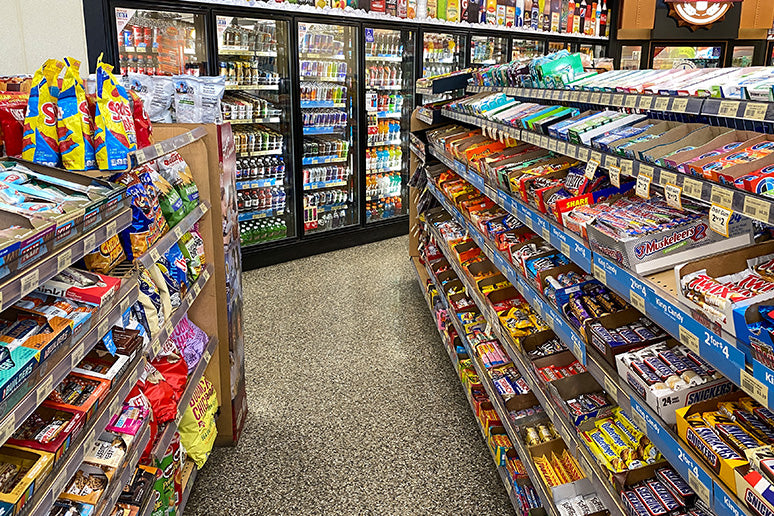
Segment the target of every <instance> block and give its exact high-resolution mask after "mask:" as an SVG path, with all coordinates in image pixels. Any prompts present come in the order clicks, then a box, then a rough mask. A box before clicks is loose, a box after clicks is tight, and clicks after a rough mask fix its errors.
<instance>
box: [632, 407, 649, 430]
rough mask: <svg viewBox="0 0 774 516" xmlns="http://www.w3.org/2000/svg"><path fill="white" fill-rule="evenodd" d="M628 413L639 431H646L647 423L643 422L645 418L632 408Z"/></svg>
mask: <svg viewBox="0 0 774 516" xmlns="http://www.w3.org/2000/svg"><path fill="white" fill-rule="evenodd" d="M629 415H630V416H631V418H632V422H634V426H636V427H637V429H638V430H639V431H640V432H642V433H647V432H646V430H647V429H648V424H647V423H646V422H645V418H644V417H642V415H641V414H640V413H639V412H637V411H636V410H634V409H633V408H632V413H631V414H629Z"/></svg>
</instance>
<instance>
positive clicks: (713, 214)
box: [709, 204, 734, 237]
mask: <svg viewBox="0 0 774 516" xmlns="http://www.w3.org/2000/svg"><path fill="white" fill-rule="evenodd" d="M733 213H734V212H733V211H731V210H729V209H727V208H723V207H722V206H718V205H717V204H713V205H712V207H711V208H710V211H709V223H710V229H711V230H712V231H714V232H715V233H718V234H719V235H723V236H724V237H728V222H729V221H730V220H731V214H733Z"/></svg>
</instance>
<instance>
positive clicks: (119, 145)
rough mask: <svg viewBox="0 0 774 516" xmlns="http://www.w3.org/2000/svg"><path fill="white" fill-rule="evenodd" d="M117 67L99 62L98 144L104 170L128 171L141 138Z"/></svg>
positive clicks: (97, 151) (95, 141) (96, 148)
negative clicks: (138, 138) (117, 76)
mask: <svg viewBox="0 0 774 516" xmlns="http://www.w3.org/2000/svg"><path fill="white" fill-rule="evenodd" d="M112 70H113V67H112V66H110V65H109V64H106V63H103V62H102V56H100V58H99V61H97V94H96V115H95V117H94V124H95V131H94V145H95V151H96V154H97V165H98V166H99V169H100V170H124V169H126V168H127V167H128V166H129V158H128V154H129V153H130V152H131V151H134V150H135V149H137V135H136V134H135V131H134V119H133V118H132V110H131V108H130V106H129V94H128V93H127V92H126V90H125V89H124V87H123V86H121V85H120V84H118V82H117V81H116V78H115V77H114V76H113V74H112V73H111V71H112Z"/></svg>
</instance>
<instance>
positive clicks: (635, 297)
mask: <svg viewBox="0 0 774 516" xmlns="http://www.w3.org/2000/svg"><path fill="white" fill-rule="evenodd" d="M629 302H631V304H632V306H633V307H634V308H636V309H637V310H639V311H640V312H642V313H643V314H644V313H645V312H646V311H645V299H643V297H642V296H641V295H639V294H638V293H637V292H635V291H633V290H629Z"/></svg>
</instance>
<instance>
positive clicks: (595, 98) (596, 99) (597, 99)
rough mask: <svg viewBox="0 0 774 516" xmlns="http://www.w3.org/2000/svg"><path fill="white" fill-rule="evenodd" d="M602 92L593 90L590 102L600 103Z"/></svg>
mask: <svg viewBox="0 0 774 516" xmlns="http://www.w3.org/2000/svg"><path fill="white" fill-rule="evenodd" d="M601 97H602V94H601V93H599V92H598V91H595V92H593V93H592V94H591V95H590V96H589V104H599V103H600V100H601Z"/></svg>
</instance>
